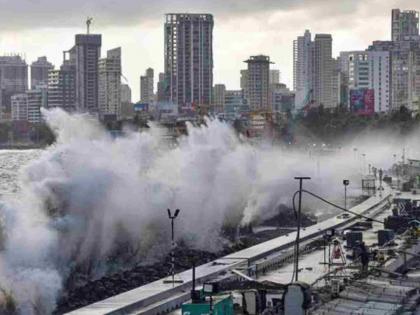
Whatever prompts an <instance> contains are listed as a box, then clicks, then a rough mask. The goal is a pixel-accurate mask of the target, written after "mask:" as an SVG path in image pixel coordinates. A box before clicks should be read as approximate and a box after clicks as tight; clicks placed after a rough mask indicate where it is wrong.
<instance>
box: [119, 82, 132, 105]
mask: <svg viewBox="0 0 420 315" xmlns="http://www.w3.org/2000/svg"><path fill="white" fill-rule="evenodd" d="M121 103H131V88H130V87H129V86H128V84H121Z"/></svg>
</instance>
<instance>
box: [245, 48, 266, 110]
mask: <svg viewBox="0 0 420 315" xmlns="http://www.w3.org/2000/svg"><path fill="white" fill-rule="evenodd" d="M245 62H246V63H247V64H248V83H247V99H248V103H249V106H250V108H251V110H268V109H269V92H270V64H271V63H272V62H270V57H268V56H263V55H259V56H251V57H250V58H249V59H248V60H246V61H245Z"/></svg>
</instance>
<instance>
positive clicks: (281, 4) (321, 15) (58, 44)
mask: <svg viewBox="0 0 420 315" xmlns="http://www.w3.org/2000/svg"><path fill="white" fill-rule="evenodd" d="M392 8H401V9H415V10H420V1H419V0H72V1H68V0H66V1H63V0H0V53H1V54H5V53H20V54H25V56H26V60H27V62H28V63H30V62H32V61H33V60H35V59H36V57H38V56H43V55H45V56H47V57H48V59H49V60H51V61H52V62H53V63H54V64H55V66H56V67H58V66H59V65H60V64H61V60H62V51H63V50H67V49H69V48H70V47H71V46H72V45H73V42H74V34H76V33H83V32H85V19H86V17H87V16H93V17H94V22H93V25H92V32H93V33H101V34H102V42H103V45H102V55H105V53H106V52H105V51H106V50H107V49H111V48H114V47H117V46H121V47H122V53H123V73H124V74H125V76H126V77H127V78H128V81H129V85H130V87H131V89H132V92H133V101H136V100H137V99H138V97H139V76H140V75H141V74H142V73H143V72H144V71H145V69H146V68H147V67H152V68H154V69H155V75H156V77H157V74H158V72H161V71H163V22H164V14H165V13H172V12H175V13H177V12H188V13H197V12H199V13H212V14H213V15H214V19H215V28H214V44H213V50H214V82H215V83H225V84H226V86H227V88H229V89H236V88H239V70H240V69H242V68H244V66H245V65H244V63H243V60H245V59H246V58H247V57H248V56H250V55H255V54H261V53H262V54H266V55H269V56H270V57H271V59H272V60H273V61H274V62H275V64H274V65H273V68H275V69H279V70H280V71H281V77H282V81H283V82H285V83H286V84H288V85H291V82H292V79H293V78H292V70H293V66H292V42H293V39H295V38H296V37H297V36H298V35H300V34H302V33H303V32H304V30H305V29H309V30H311V32H312V33H313V34H315V33H331V34H332V36H333V54H334V55H338V53H339V52H340V51H343V50H357V49H365V48H366V47H367V45H369V44H370V43H371V42H372V41H373V40H376V39H378V40H386V39H389V38H390V25H391V9H392Z"/></svg>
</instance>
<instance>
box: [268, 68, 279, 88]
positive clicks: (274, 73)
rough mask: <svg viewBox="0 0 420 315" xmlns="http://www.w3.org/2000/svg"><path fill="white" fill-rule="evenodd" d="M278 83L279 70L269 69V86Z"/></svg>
mask: <svg viewBox="0 0 420 315" xmlns="http://www.w3.org/2000/svg"><path fill="white" fill-rule="evenodd" d="M279 83H280V70H277V69H271V70H270V85H271V84H279Z"/></svg>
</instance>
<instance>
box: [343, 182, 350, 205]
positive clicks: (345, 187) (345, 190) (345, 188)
mask: <svg viewBox="0 0 420 315" xmlns="http://www.w3.org/2000/svg"><path fill="white" fill-rule="evenodd" d="M349 184H350V181H349V180H348V179H344V180H343V185H344V209H346V210H347V186H348V185H349Z"/></svg>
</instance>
